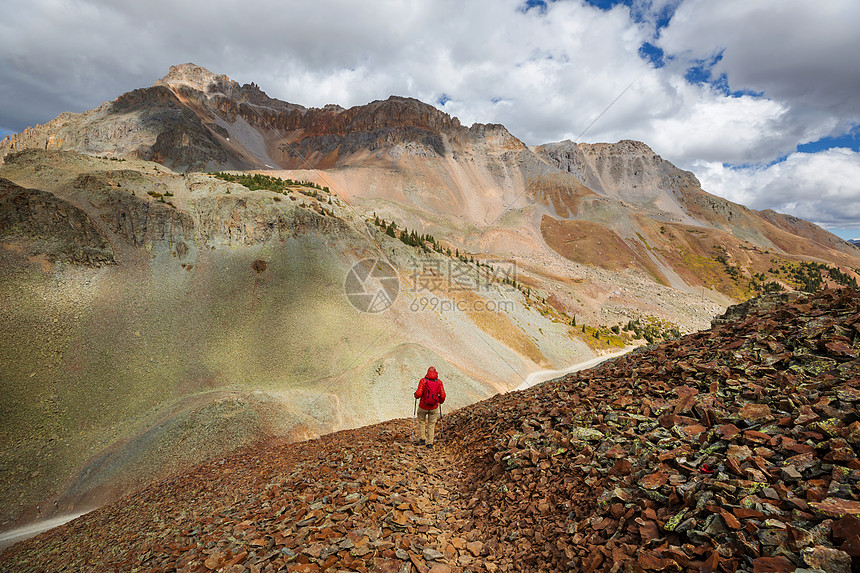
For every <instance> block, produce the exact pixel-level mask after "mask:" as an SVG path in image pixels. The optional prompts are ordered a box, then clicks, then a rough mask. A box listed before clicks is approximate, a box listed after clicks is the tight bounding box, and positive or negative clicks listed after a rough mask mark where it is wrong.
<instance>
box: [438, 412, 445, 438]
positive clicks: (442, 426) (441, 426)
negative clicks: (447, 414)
mask: <svg viewBox="0 0 860 573" xmlns="http://www.w3.org/2000/svg"><path fill="white" fill-rule="evenodd" d="M439 441H440V442H443V441H445V422H444V421H443V420H442V404H439Z"/></svg>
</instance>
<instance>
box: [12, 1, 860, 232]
mask: <svg viewBox="0 0 860 573" xmlns="http://www.w3.org/2000/svg"><path fill="white" fill-rule="evenodd" d="M371 6H372V7H373V9H372V10H371V9H370V7H371ZM858 22H860V2H857V1H856V0H821V1H819V2H810V1H809V0H757V1H755V2H751V1H749V0H720V1H718V2H715V1H712V0H623V1H619V0H589V1H584V0H571V1H565V0H558V1H555V2H553V1H548V2H543V1H540V0H469V2H465V3H463V2H460V1H457V0H412V1H409V0H377V1H376V2H372V3H368V2H347V1H345V0H317V1H316V2H312V3H311V2H294V1H284V0H261V1H253V2H251V1H248V0H205V1H204V0H190V1H180V0H149V1H147V2H140V1H139V0H4V1H3V17H2V18H0V137H2V136H3V135H5V134H6V133H10V132H17V131H20V130H22V129H23V128H25V127H27V126H28V125H33V124H36V123H44V122H45V121H47V120H50V119H52V118H54V117H55V116H56V115H58V114H59V113H60V112H62V111H83V110H86V109H91V108H94V107H96V106H98V105H99V104H100V103H101V102H102V101H106V100H110V99H113V98H115V97H116V96H117V95H119V94H121V93H123V92H126V91H128V90H131V89H134V88H137V87H143V86H148V85H151V84H152V83H153V82H154V81H155V80H157V79H158V78H160V77H161V76H163V75H165V74H166V73H167V70H168V68H169V66H170V65H172V64H178V63H184V62H194V63H196V64H199V65H202V66H204V67H207V68H209V69H210V70H212V71H213V72H215V73H223V74H227V75H228V76H230V77H231V78H233V79H235V80H237V81H239V82H241V83H246V82H252V81H253V82H255V83H257V84H258V85H260V87H261V88H262V89H263V90H264V91H266V92H267V93H268V94H269V95H270V96H273V97H277V98H280V99H283V100H287V101H290V102H294V103H299V104H303V105H306V106H321V105H324V104H327V103H339V104H341V105H343V106H350V105H360V104H364V103H367V102H369V101H372V100H375V99H384V98H386V97H388V96H389V95H391V94H397V95H405V96H412V97H416V98H418V99H421V100H423V101H426V102H428V103H433V104H435V105H436V106H437V107H439V108H440V109H442V110H444V111H446V112H448V113H450V114H452V115H456V116H458V117H459V118H460V120H461V121H462V122H463V123H465V124H467V125H468V124H471V123H473V122H482V123H490V122H492V123H502V124H504V125H505V126H506V127H507V128H508V129H509V130H510V131H511V132H512V133H513V134H514V135H516V136H517V137H519V138H520V139H522V140H523V141H525V142H526V143H528V144H530V145H534V144H539V143H546V142H550V141H559V140H563V139H571V140H574V141H586V142H595V141H617V140H619V139H638V140H641V141H644V142H646V143H647V144H648V145H650V146H651V147H652V148H653V149H654V150H655V151H656V152H657V153H659V154H660V155H662V156H663V157H664V158H666V159H668V160H670V161H672V162H673V163H675V164H676V165H678V166H679V167H682V168H685V169H689V170H691V171H693V172H694V173H696V175H697V176H698V177H699V178H700V179H701V181H702V184H703V187H704V188H705V189H706V190H707V191H710V192H712V193H715V194H718V195H722V196H724V197H727V198H729V199H731V200H734V201H738V202H740V203H743V204H745V205H748V206H750V207H752V208H756V209H763V208H772V209H775V210H777V211H780V212H784V213H790V214H793V215H797V216H799V217H803V218H805V219H808V220H811V221H814V222H816V223H818V224H820V225H822V226H824V227H826V228H829V229H830V230H832V231H834V232H836V233H837V234H839V235H841V236H843V237H846V238H851V237H860V58H858V57H857V54H860V33H858V32H857V23H858ZM595 120H596V121H595Z"/></svg>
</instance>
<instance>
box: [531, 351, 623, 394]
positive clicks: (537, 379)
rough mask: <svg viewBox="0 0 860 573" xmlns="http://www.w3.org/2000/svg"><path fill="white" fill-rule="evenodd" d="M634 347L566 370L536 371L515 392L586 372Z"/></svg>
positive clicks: (579, 363)
mask: <svg viewBox="0 0 860 573" xmlns="http://www.w3.org/2000/svg"><path fill="white" fill-rule="evenodd" d="M634 348H637V347H636V346H627V347H625V348H624V349H623V350H619V351H618V352H613V353H612V354H605V355H603V356H597V357H596V358H592V359H591V360H586V361H584V362H577V363H576V364H573V365H571V366H568V367H567V368H562V369H561V370H538V371H536V372H532V373H531V374H529V375H528V376H526V379H525V380H524V381H523V383H522V384H520V385H519V386H517V387H516V390H525V389H526V388H531V387H532V386H534V385H536V384H540V383H541V382H546V381H547V380H552V379H553V378H559V377H561V376H564V375H565V374H570V373H571V372H579V371H580V370H587V369H588V368H593V367H595V366H597V365H598V364H600V363H602V362H605V361H607V360H609V359H610V358H616V357H618V356H621V355H623V354H627V353H628V352H630V351H631V350H633V349H634Z"/></svg>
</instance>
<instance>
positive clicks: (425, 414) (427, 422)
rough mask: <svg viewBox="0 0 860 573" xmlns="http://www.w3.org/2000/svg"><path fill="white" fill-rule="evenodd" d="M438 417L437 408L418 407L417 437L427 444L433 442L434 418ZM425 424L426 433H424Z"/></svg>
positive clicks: (434, 431)
mask: <svg viewBox="0 0 860 573" xmlns="http://www.w3.org/2000/svg"><path fill="white" fill-rule="evenodd" d="M438 419H439V408H436V409H435V410H425V409H424V408H418V439H419V440H425V441H426V442H427V443H428V444H432V443H433V436H434V435H435V434H436V420H438ZM425 426H426V434H425Z"/></svg>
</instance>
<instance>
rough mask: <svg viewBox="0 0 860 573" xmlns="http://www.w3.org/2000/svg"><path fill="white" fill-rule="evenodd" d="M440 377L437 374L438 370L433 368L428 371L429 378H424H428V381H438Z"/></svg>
mask: <svg viewBox="0 0 860 573" xmlns="http://www.w3.org/2000/svg"><path fill="white" fill-rule="evenodd" d="M438 377H439V375H438V374H436V369H435V368H433V367H432V366H431V367H430V368H428V369H427V376H425V377H424V378H426V379H427V380H436V379H437V378H438Z"/></svg>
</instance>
